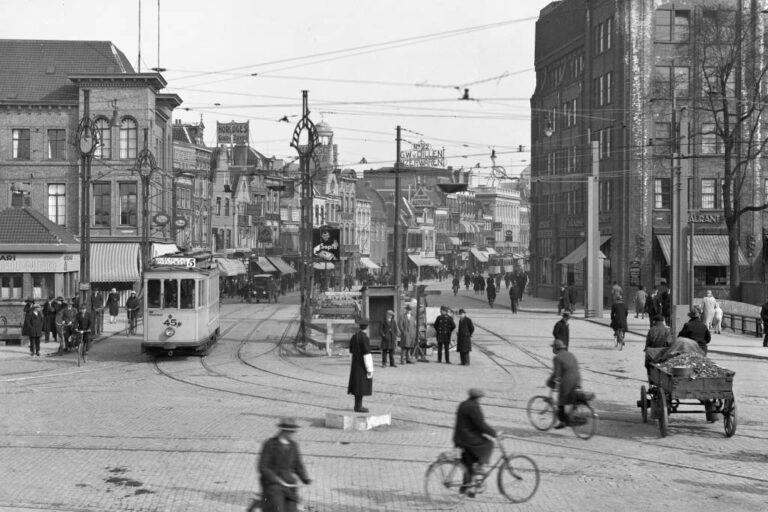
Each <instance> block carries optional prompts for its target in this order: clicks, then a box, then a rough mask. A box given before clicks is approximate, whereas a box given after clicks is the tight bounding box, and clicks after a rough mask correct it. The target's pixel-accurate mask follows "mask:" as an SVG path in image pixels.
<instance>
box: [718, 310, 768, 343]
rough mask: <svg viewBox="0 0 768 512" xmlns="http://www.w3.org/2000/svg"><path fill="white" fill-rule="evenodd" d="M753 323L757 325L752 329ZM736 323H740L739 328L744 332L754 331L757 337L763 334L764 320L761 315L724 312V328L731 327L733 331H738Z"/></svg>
mask: <svg viewBox="0 0 768 512" xmlns="http://www.w3.org/2000/svg"><path fill="white" fill-rule="evenodd" d="M726 320H727V321H726ZM753 323H754V326H755V328H754V330H753V329H750V325H751V324H753ZM736 324H738V326H739V327H738V329H739V330H740V331H741V332H742V333H743V334H750V333H754V334H755V337H756V338H759V337H760V336H762V335H763V321H762V320H761V319H760V317H754V316H750V315H737V314H734V313H726V312H723V325H722V328H723V329H725V328H729V329H731V330H732V331H733V332H736V329H737V327H736Z"/></svg>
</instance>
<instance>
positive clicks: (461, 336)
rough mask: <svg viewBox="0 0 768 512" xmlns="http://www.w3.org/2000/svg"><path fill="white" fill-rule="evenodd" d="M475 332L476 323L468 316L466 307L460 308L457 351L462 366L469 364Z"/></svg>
mask: <svg viewBox="0 0 768 512" xmlns="http://www.w3.org/2000/svg"><path fill="white" fill-rule="evenodd" d="M474 332H475V324H473V323H472V319H471V318H469V317H468V316H467V312H466V311H464V309H460V310H459V329H458V331H457V332H456V351H457V352H458V353H459V359H460V360H461V365H462V366H469V353H470V352H471V351H472V334H474Z"/></svg>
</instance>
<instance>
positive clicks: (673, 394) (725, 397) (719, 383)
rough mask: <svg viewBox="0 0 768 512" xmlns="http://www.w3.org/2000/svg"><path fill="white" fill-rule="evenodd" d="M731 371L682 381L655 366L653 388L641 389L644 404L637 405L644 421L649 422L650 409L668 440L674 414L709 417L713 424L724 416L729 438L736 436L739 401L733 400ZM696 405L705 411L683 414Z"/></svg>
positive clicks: (660, 430)
mask: <svg viewBox="0 0 768 512" xmlns="http://www.w3.org/2000/svg"><path fill="white" fill-rule="evenodd" d="M734 375H735V372H731V371H729V372H728V373H727V374H726V375H724V376H719V377H694V378H691V377H690V376H689V377H678V376H674V375H672V374H671V373H668V372H666V371H665V370H663V369H661V368H659V367H658V366H656V365H653V366H651V374H650V385H649V387H648V389H647V390H646V387H645V386H644V385H643V386H640V400H638V402H637V405H638V407H640V413H641V414H642V417H643V423H646V422H647V421H648V409H649V408H650V409H651V418H652V419H653V418H655V419H657V420H658V421H659V433H660V434H661V437H666V435H667V433H668V430H667V427H668V422H669V415H670V414H672V413H688V414H697V413H698V414H700V413H702V412H704V413H705V414H707V419H708V420H710V419H711V418H713V417H714V415H716V414H722V415H723V423H724V426H725V436H726V437H731V436H732V435H733V434H735V433H736V399H735V398H734V396H733V377H734ZM690 405H695V406H698V407H702V406H703V407H704V410H703V411H702V410H701V409H699V410H681V409H680V407H681V406H690Z"/></svg>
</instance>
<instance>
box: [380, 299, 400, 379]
mask: <svg viewBox="0 0 768 512" xmlns="http://www.w3.org/2000/svg"><path fill="white" fill-rule="evenodd" d="M379 335H380V336H381V366H387V354H389V366H391V367H393V368H394V367H395V366H396V365H395V347H396V346H397V322H395V312H394V311H392V310H391V309H389V310H387V317H386V318H385V319H384V321H383V322H381V325H380V326H379Z"/></svg>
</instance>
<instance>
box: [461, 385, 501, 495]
mask: <svg viewBox="0 0 768 512" xmlns="http://www.w3.org/2000/svg"><path fill="white" fill-rule="evenodd" d="M468 394H469V398H467V399H466V400H464V401H463V402H461V404H459V408H458V409H457V410H456V427H455V428H454V430H453V444H454V446H456V447H457V448H461V462H462V463H464V466H466V468H467V471H466V472H465V473H464V484H465V485H468V484H469V483H470V482H471V481H472V477H473V476H474V475H475V474H484V473H486V472H487V468H488V461H489V460H490V458H491V453H492V452H493V440H492V438H495V437H496V435H497V434H496V431H495V430H494V429H493V428H492V427H491V426H490V425H488V424H487V423H486V422H485V417H484V416H483V411H482V409H481V408H480V399H481V398H482V397H484V396H485V393H483V391H482V390H481V389H477V388H472V389H470V390H469V391H468ZM459 492H461V493H462V494H464V493H467V496H469V497H470V498H472V497H474V493H473V492H472V491H468V490H467V489H466V487H462V488H461V489H460V490H459Z"/></svg>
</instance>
